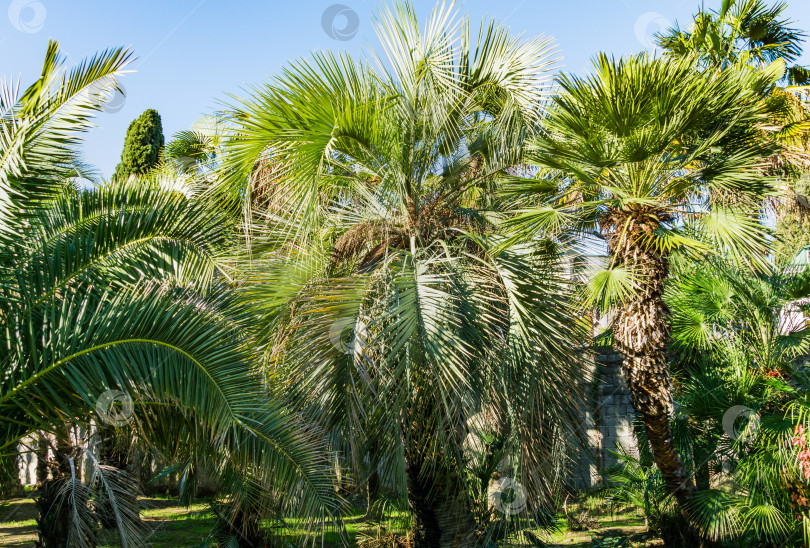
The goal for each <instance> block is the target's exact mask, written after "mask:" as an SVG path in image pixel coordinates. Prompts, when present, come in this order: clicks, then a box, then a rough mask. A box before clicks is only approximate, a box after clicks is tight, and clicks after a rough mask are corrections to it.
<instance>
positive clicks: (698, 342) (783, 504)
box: [617, 255, 810, 546]
mask: <svg viewBox="0 0 810 548" xmlns="http://www.w3.org/2000/svg"><path fill="white" fill-rule="evenodd" d="M672 270H673V273H672V276H671V279H670V282H669V284H668V286H667V291H666V297H665V299H666V303H667V305H668V306H669V307H670V309H671V310H672V346H673V352H672V367H673V369H674V371H675V375H676V376H677V377H678V382H677V383H676V386H677V390H676V401H677V403H678V413H677V418H676V426H675V428H674V435H675V440H676V444H677V445H678V447H680V448H681V452H682V454H684V455H687V459H688V460H691V462H688V463H687V466H688V467H689V468H690V470H692V471H693V472H694V475H695V477H696V480H697V482H698V485H699V486H700V489H701V491H700V493H699V496H697V497H695V498H694V499H693V500H692V501H691V506H692V512H693V514H694V516H695V518H696V520H697V521H698V523H699V524H700V526H701V528H702V530H704V531H706V532H707V534H708V535H709V536H710V537H712V538H713V539H714V540H717V541H731V542H733V543H734V544H736V545H743V544H744V545H746V546H754V545H760V544H769V545H794V544H795V545H798V543H799V541H800V539H801V538H802V530H803V529H805V530H806V529H807V524H806V523H805V520H806V519H807V516H808V514H809V513H810V509H809V508H808V502H807V499H808V498H809V497H810V490H808V484H807V481H806V478H805V477H804V476H803V474H802V472H803V470H802V469H801V468H800V467H799V466H797V464H798V463H797V458H796V453H798V452H799V450H798V447H797V444H794V443H791V441H792V439H793V438H794V437H795V436H796V434H795V432H796V431H797V429H798V428H799V426H800V425H803V423H804V421H805V420H806V419H805V417H806V416H807V414H808V398H807V396H806V390H807V385H808V377H807V368H806V366H805V365H803V364H802V360H801V359H798V358H800V357H801V356H803V355H806V353H807V351H808V347H809V346H810V340H808V334H810V331H808V324H807V320H806V316H805V315H806V312H807V310H808V305H807V297H808V295H810V283H809V282H810V277H809V276H808V273H807V272H801V271H800V272H797V271H796V267H790V268H787V269H780V268H773V267H768V268H764V269H762V271H760V272H758V273H757V274H755V275H752V273H751V272H750V271H747V270H745V269H740V268H739V267H736V266H735V265H734V264H732V263H730V262H729V261H723V260H717V259H715V260H709V261H701V262H700V263H697V262H696V261H694V260H693V259H689V258H688V257H684V256H682V255H680V256H676V258H674V259H673V268H672ZM735 419H736V420H735ZM690 457H691V458H690ZM628 464H629V466H626V467H625V468H624V470H622V471H620V473H619V474H617V479H621V480H623V481H622V483H623V484H624V489H627V492H628V493H638V491H639V490H638V489H637V488H638V487H639V486H641V482H639V481H637V480H638V479H642V480H646V483H648V485H650V486H655V487H656V489H657V488H659V487H660V488H661V491H663V493H664V494H666V491H665V490H664V489H663V487H664V486H663V484H662V483H661V482H660V481H659V480H655V479H652V480H650V478H649V477H648V478H636V479H633V480H631V477H630V476H632V475H634V474H637V473H638V472H639V471H640V470H642V469H643V468H644V466H643V465H642V466H638V463H628ZM653 471H654V468H653ZM627 480H631V481H627ZM628 488H629V489H628ZM670 498H671V497H670ZM646 500H647V501H650V500H654V499H653V498H652V497H649V498H647V499H646ZM666 506H667V504H666V501H664V500H659V508H662V509H665V508H666ZM652 510H653V512H652V513H653V514H654V510H655V508H654V507H653V508H652ZM797 516H802V518H803V519H801V520H797V519H796V517H797ZM668 517H669V516H667V515H666V514H665V515H659V516H658V519H657V522H658V523H657V526H658V527H659V528H660V529H664V530H665V529H666V524H667V518H668ZM669 521H671V518H670V520H669Z"/></svg>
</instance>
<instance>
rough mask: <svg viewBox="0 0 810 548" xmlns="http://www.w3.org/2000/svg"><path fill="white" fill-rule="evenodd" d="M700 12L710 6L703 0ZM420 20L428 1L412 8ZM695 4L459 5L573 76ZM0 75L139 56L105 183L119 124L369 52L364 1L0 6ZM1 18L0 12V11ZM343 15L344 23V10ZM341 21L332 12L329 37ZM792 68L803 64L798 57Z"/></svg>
mask: <svg viewBox="0 0 810 548" xmlns="http://www.w3.org/2000/svg"><path fill="white" fill-rule="evenodd" d="M336 2H339V3H341V4H344V5H345V6H347V7H348V8H349V9H350V10H352V12H354V13H355V14H356V18H357V21H358V28H357V32H356V34H355V35H354V36H353V37H352V38H351V39H349V40H337V39H334V38H332V37H330V36H329V35H328V34H327V32H325V31H324V28H323V25H322V14H323V13H324V11H326V10H327V9H328V8H329V7H330V6H332V5H333V4H335V3H336ZM705 3H706V5H707V6H709V7H713V6H714V5H715V4H718V5H719V3H720V0H705ZM414 5H415V6H416V7H417V9H418V10H419V12H420V13H421V14H423V16H425V17H426V16H427V15H428V14H429V13H430V11H431V9H432V8H433V6H434V1H433V0H415V1H414ZM698 5H699V0H568V1H560V0H555V1H554V2H551V1H548V0H497V1H492V0H489V1H486V0H467V1H466V2H463V3H459V4H458V7H459V9H460V10H462V11H463V12H469V13H470V15H471V17H472V19H473V21H479V20H480V19H481V18H482V17H483V16H485V15H488V16H493V17H497V18H499V19H501V20H502V21H504V22H505V23H506V24H507V25H509V26H510V27H511V28H512V30H513V31H514V32H516V33H525V34H527V35H537V34H546V35H552V36H554V37H555V39H556V41H557V43H558V45H559V47H560V50H561V53H562V55H563V57H564V64H565V67H564V69H565V70H567V71H571V72H575V73H576V72H583V71H585V70H586V67H587V65H588V63H589V59H590V58H591V57H592V56H593V55H594V54H595V53H597V52H599V51H609V52H613V53H615V54H626V53H632V52H636V51H639V50H641V49H644V48H645V47H649V45H650V38H649V37H650V36H651V35H652V33H653V32H656V31H658V30H660V28H661V26H662V25H664V26H668V25H669V23H670V22H674V21H676V20H677V21H680V22H681V23H682V24H684V25H685V24H686V23H688V21H690V20H691V17H690V16H691V14H692V13H693V12H694V11H696V9H697V7H698ZM0 6H1V7H2V8H3V9H2V10H0V52H2V53H1V55H2V57H1V58H0V59H2V61H1V62H0V75H2V76H6V77H15V78H16V77H17V76H20V75H21V76H22V78H23V84H24V85H26V84H28V83H29V82H30V81H31V79H32V78H33V77H34V76H35V75H36V73H37V71H38V69H39V66H40V64H41V61H42V57H43V55H44V53H45V47H46V45H47V41H48V39H49V38H54V39H56V40H58V41H59V42H60V43H61V45H62V50H63V52H64V53H66V54H67V55H68V56H69V57H68V63H69V64H70V63H75V62H78V60H80V59H81V58H82V57H85V56H88V55H90V54H92V53H94V52H95V51H98V50H101V49H104V48H106V47H110V46H129V47H131V48H132V49H133V50H134V52H135V53H136V55H137V56H138V57H139V60H138V61H137V62H136V63H134V65H133V66H132V67H131V68H133V69H134V70H135V71H136V72H134V73H132V74H128V75H127V76H126V77H125V78H124V79H123V80H122V81H123V85H124V87H125V89H126V92H127V96H126V99H125V100H124V102H123V105H122V106H121V107H120V109H118V110H117V111H116V112H108V113H103V114H102V115H100V116H99V117H98V118H97V120H96V122H97V124H98V126H99V127H98V128H96V129H94V130H93V131H92V132H91V133H90V134H89V135H88V138H87V141H86V145H85V157H86V159H87V160H88V161H89V162H90V163H92V164H94V165H95V166H96V167H98V168H99V169H100V170H101V172H102V173H103V174H104V175H105V176H107V177H109V176H110V174H111V173H112V171H113V169H114V168H115V165H116V164H117V163H118V160H119V158H120V154H121V148H122V145H123V140H124V135H125V134H126V128H127V126H128V125H129V122H130V121H131V120H132V119H133V118H135V117H136V116H138V115H139V114H140V113H141V112H143V111H144V110H145V109H147V108H155V109H157V110H158V111H159V112H160V114H161V117H162V119H163V128H164V132H165V134H166V136H167V138H168V137H170V136H171V135H172V134H173V133H175V132H176V131H179V130H182V129H186V128H188V127H189V126H190V125H191V124H192V123H193V122H194V121H195V120H196V119H197V118H199V117H200V116H201V115H203V114H206V113H210V112H212V111H213V110H215V109H217V108H218V107H219V106H220V105H221V101H222V100H224V99H226V97H227V94H228V93H237V94H238V93H240V91H241V89H243V88H244V87H245V86H247V85H250V84H256V83H260V82H263V81H265V80H267V78H268V77H269V76H270V75H272V74H274V73H276V72H277V71H278V70H279V68H280V67H281V66H283V65H285V64H286V63H287V62H288V61H289V60H291V59H295V58H297V57H302V56H307V55H308V54H309V53H310V52H311V51H313V50H318V49H334V50H340V49H345V50H348V51H350V52H353V53H361V52H362V50H363V49H364V48H367V47H375V46H376V38H375V34H374V30H373V27H372V15H373V14H374V13H375V11H376V9H377V7H378V6H379V3H378V2H375V1H372V0H325V1H322V0H292V1H290V0H287V1H279V0H263V1H252V0H251V1H248V0H232V1H224V0H202V1H201V0H162V1H157V0H140V1H137V2H135V1H124V0H114V1H110V0H106V1H101V0H0ZM5 12H7V13H8V15H7V16H6V13H5ZM788 14H789V16H790V17H791V18H792V19H794V20H795V21H796V26H797V27H799V28H802V29H809V30H810V0H792V1H791V5H790V8H789V12H788ZM348 17H349V18H352V17H354V16H353V15H352V14H351V13H349V14H348ZM347 22H350V21H349V19H347V18H346V16H345V15H338V16H337V18H336V19H335V27H336V28H337V29H338V30H339V29H341V28H343V27H345V26H346V24H347ZM808 50H810V47H808ZM801 62H802V64H804V65H810V55H808V53H805V55H804V57H803V59H802V60H801Z"/></svg>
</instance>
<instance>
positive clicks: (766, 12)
mask: <svg viewBox="0 0 810 548" xmlns="http://www.w3.org/2000/svg"><path fill="white" fill-rule="evenodd" d="M787 7H788V5H787V3H786V2H776V3H774V4H773V5H768V2H766V1H765V0H723V2H721V6H720V9H718V10H710V9H706V8H702V9H701V10H700V11H699V12H698V13H697V14H695V16H694V17H693V21H692V26H691V27H690V28H689V29H688V30H684V29H681V28H680V27H679V26H678V25H675V27H673V28H671V29H669V30H667V31H666V32H664V33H662V34H660V35H658V37H657V41H658V44H659V45H660V46H661V47H662V48H663V49H664V50H665V51H667V52H668V53H670V54H671V55H675V56H689V55H693V54H695V53H697V54H698V55H699V61H700V65H701V67H702V68H704V69H725V68H728V67H729V66H731V65H733V64H737V63H739V64H750V65H753V66H758V65H763V64H768V63H771V62H773V61H776V60H784V61H785V62H792V61H795V60H796V59H798V58H799V57H800V56H801V53H802V42H803V39H804V37H805V34H804V32H802V31H801V30H799V29H797V28H794V27H792V26H791V25H792V24H793V23H794V21H791V20H789V19H787V18H785V17H784V15H783V14H784V12H785V10H786V9H787ZM785 77H786V78H787V79H788V80H789V81H790V83H792V84H798V85H805V84H807V83H810V81H809V80H807V69H805V68H803V67H800V66H798V65H797V66H795V67H793V68H792V69H791V70H790V71H789V72H788V73H786V74H785Z"/></svg>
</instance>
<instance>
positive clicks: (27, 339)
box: [0, 42, 335, 547]
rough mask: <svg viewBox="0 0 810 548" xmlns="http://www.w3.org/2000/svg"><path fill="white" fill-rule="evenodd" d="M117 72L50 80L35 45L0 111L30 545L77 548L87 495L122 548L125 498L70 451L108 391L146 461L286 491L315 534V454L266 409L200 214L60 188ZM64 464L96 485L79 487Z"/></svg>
mask: <svg viewBox="0 0 810 548" xmlns="http://www.w3.org/2000/svg"><path fill="white" fill-rule="evenodd" d="M130 57H131V56H130V54H129V53H128V52H127V51H125V50H121V49H116V50H109V51H105V52H103V53H101V54H99V55H98V56H96V57H94V58H92V59H90V60H87V61H85V62H83V63H80V64H79V65H77V66H76V68H74V69H73V70H71V71H64V70H62V68H61V65H62V58H61V56H60V55H59V51H58V45H57V44H56V43H55V42H51V43H50V44H49V46H48V51H47V55H46V59H45V63H44V66H43V70H42V75H41V77H40V78H39V80H37V82H35V83H34V84H33V85H32V86H30V87H29V88H27V89H25V90H24V91H23V92H22V94H19V93H18V88H17V87H9V88H6V89H4V90H3V93H2V96H1V97H2V103H0V120H2V124H3V132H2V134H0V305H1V306H0V333H2V345H0V368H1V369H0V370H2V376H1V377H2V379H1V380H0V454H3V455H8V454H12V455H13V454H14V453H15V451H16V448H17V447H18V445H19V443H20V441H21V440H22V439H23V438H25V437H26V436H29V435H31V434H32V433H36V432H45V433H47V434H50V435H51V436H53V437H55V439H56V440H57V445H58V446H59V449H60V451H59V452H58V454H57V460H58V462H57V463H56V466H55V468H54V469H53V470H52V477H51V478H50V479H48V478H43V479H45V481H44V482H43V484H42V485H40V493H39V496H40V499H39V507H40V509H41V515H40V518H39V523H40V543H41V545H43V546H48V547H50V546H66V545H68V539H69V541H70V545H71V546H80V545H81V546H89V545H92V544H93V543H94V530H93V528H94V526H93V523H94V522H95V519H96V518H95V517H93V515H92V513H91V505H90V500H91V499H92V498H97V497H99V496H101V495H102V494H103V496H105V497H107V499H109V500H110V501H111V502H112V501H113V499H117V500H118V504H114V505H113V507H114V509H115V512H116V515H115V521H116V522H117V525H118V527H119V533H120V536H121V543H122V545H126V546H129V545H138V544H139V541H138V536H137V535H138V531H137V530H136V527H135V525H134V524H135V523H136V517H137V506H136V505H135V504H134V503H133V498H132V497H131V496H130V497H127V496H125V495H122V493H126V492H128V491H129V489H128V487H127V486H130V487H131V486H132V484H131V482H130V483H127V480H126V475H125V474H123V475H122V474H118V473H117V472H115V471H113V470H110V469H109V468H107V467H104V466H101V465H98V463H97V461H96V460H94V459H95V456H94V454H93V451H92V450H91V449H90V448H88V447H87V446H85V445H83V444H81V443H75V441H74V442H73V443H71V439H70V438H71V434H70V432H73V431H75V430H76V428H79V427H80V428H83V429H84V430H85V431H89V430H90V427H91V425H92V423H94V422H95V423H101V422H103V421H104V419H105V415H106V414H105V411H106V410H107V409H108V408H106V407H104V406H101V409H98V408H97V407H98V405H97V404H99V403H100V402H104V400H101V399H100V398H101V397H102V396H104V395H105V394H108V393H109V391H110V390H115V391H120V392H123V393H125V394H126V396H127V397H128V398H130V400H131V401H132V402H133V408H132V409H130V410H129V412H128V416H127V417H125V418H126V419H127V421H126V422H127V424H126V425H124V424H119V425H118V426H119V427H121V428H128V429H131V430H132V431H134V432H137V435H138V436H139V437H140V438H142V439H146V440H149V441H150V442H151V443H152V444H153V445H154V446H155V447H156V448H157V449H160V448H161V447H166V446H168V444H169V443H171V442H174V443H176V440H177V437H178V436H180V437H187V438H188V439H189V440H193V442H191V441H190V443H194V444H197V445H199V446H200V449H199V450H200V451H201V452H202V451H208V452H209V453H212V454H218V455H219V458H220V461H221V463H222V464H221V465H220V472H221V473H222V474H223V477H226V478H231V481H230V483H229V484H226V488H227V487H228V486H229V485H230V486H232V487H233V488H234V489H237V488H238V489H239V490H235V491H232V492H233V493H234V494H237V495H240V496H234V497H233V501H234V502H235V503H236V504H242V505H244V504H245V500H246V499H245V497H244V496H243V495H244V493H245V492H248V493H249V494H250V500H252V501H255V499H257V498H261V497H262V496H263V495H264V494H266V493H267V492H268V490H273V489H282V490H287V492H288V493H295V495H294V496H293V495H290V496H289V497H288V500H287V502H286V507H285V509H286V510H289V511H291V512H295V513H300V514H301V515H303V516H307V517H309V518H311V519H313V520H314V519H321V520H322V519H323V517H324V516H325V515H328V514H330V513H332V512H334V505H335V498H334V495H333V493H332V482H331V480H330V476H329V469H328V468H327V467H326V466H325V463H324V462H322V456H321V455H320V454H319V452H318V449H319V443H318V441H317V439H316V438H315V437H314V436H313V435H312V434H311V432H310V431H309V430H307V429H304V428H299V426H298V422H297V421H296V420H295V419H294V418H292V417H290V416H289V415H287V414H286V413H284V412H283V410H282V409H281V408H280V406H279V405H278V404H277V403H274V402H273V401H272V399H271V398H269V397H268V393H267V391H266V390H265V388H264V383H263V381H262V380H261V379H260V378H259V377H258V376H257V375H256V371H255V364H256V363H257V362H256V357H255V355H254V354H253V352H252V351H251V347H252V345H251V342H250V338H251V329H250V325H251V324H250V321H249V314H248V313H247V311H246V309H245V306H244V304H243V303H241V302H240V301H239V300H238V299H237V298H236V297H235V295H234V294H233V292H232V291H231V290H230V289H229V288H228V287H227V285H226V284H225V282H226V278H225V276H224V275H223V274H222V272H221V269H220V266H219V263H220V261H219V259H218V255H219V253H221V250H222V249H223V248H225V247H227V245H228V243H229V241H230V232H229V231H230V226H231V225H230V224H229V223H227V222H226V219H225V218H224V217H223V215H221V214H219V213H217V210H216V208H214V207H212V206H211V204H210V203H208V202H206V201H205V200H202V199H195V200H190V199H187V198H185V197H184V196H183V195H181V194H179V193H176V192H166V191H164V190H161V188H160V187H159V185H158V184H156V183H155V182H152V184H138V185H135V184H133V185H128V184H117V185H110V186H109V187H104V186H100V187H97V188H95V189H93V190H88V191H79V190H77V189H76V188H75V187H74V186H73V183H72V182H71V180H72V178H73V177H75V176H76V174H77V172H79V171H83V170H79V169H77V167H76V166H77V165H79V164H77V161H78V158H77V155H76V153H75V145H76V144H78V142H79V139H80V135H81V132H82V131H84V130H86V129H87V128H88V127H89V124H90V119H91V116H92V114H93V112H94V111H97V110H99V109H100V108H101V107H102V106H103V103H104V100H105V97H107V96H109V93H110V91H111V90H112V89H114V88H115V87H116V86H117V83H116V78H117V77H118V76H120V74H121V71H122V70H123V69H124V68H125V67H126V64H127V63H128V61H129V59H130ZM168 425H173V428H169V431H170V432H171V435H170V436H168V435H166V431H165V430H162V428H165V427H167V426H168ZM81 454H84V455H85V456H86V457H87V458H89V459H91V461H93V462H94V463H95V470H96V472H95V473H94V478H92V479H90V481H89V483H85V484H82V483H81V482H79V481H77V480H79V479H80V478H79V475H78V468H77V466H76V463H77V459H78V458H79V456H80V455H81ZM86 479H89V478H86ZM244 485H251V486H253V487H252V488H251V489H249V490H246V489H244V487H243V486H244ZM239 486H242V487H239ZM119 495H122V496H119ZM240 497H241V498H240ZM127 501H129V502H128V503H127ZM254 506H259V503H256V504H254ZM265 506H266V505H265ZM243 507H244V506H243ZM233 516H234V519H233V520H232V523H235V524H237V525H241V526H242V528H241V530H234V531H233V532H234V533H235V534H237V535H241V537H242V539H244V538H245V537H249V536H250V535H252V534H255V533H256V529H257V526H258V524H259V523H260V520H261V516H260V515H257V516H254V517H252V521H250V522H249V523H248V522H247V521H245V520H244V519H243V520H242V521H241V522H239V521H238V520H237V519H236V518H239V517H240V516H242V517H244V516H243V514H240V513H239V512H236V513H234V514H233Z"/></svg>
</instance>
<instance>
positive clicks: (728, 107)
mask: <svg viewBox="0 0 810 548" xmlns="http://www.w3.org/2000/svg"><path fill="white" fill-rule="evenodd" d="M693 65H694V61H693V59H685V60H677V59H668V58H658V59H656V58H651V57H649V56H647V55H646V54H641V55H638V56H634V57H629V58H626V59H621V60H616V59H613V58H609V57H607V56H606V55H600V56H599V57H598V58H597V59H596V60H595V62H594V69H593V73H592V74H591V75H590V76H587V77H583V78H580V77H576V76H569V75H563V76H561V77H560V78H559V86H560V93H559V94H558V95H557V96H555V98H554V102H555V105H554V107H553V108H552V109H550V112H549V114H548V116H547V118H546V119H545V120H544V132H543V133H542V135H540V136H538V137H536V138H535V139H534V140H533V143H532V146H531V149H530V151H529V153H528V156H529V158H530V160H531V161H532V163H534V164H535V165H537V166H539V167H540V168H541V170H542V171H541V172H540V173H539V175H538V176H537V177H536V178H534V179H525V180H522V181H521V180H514V181H513V183H512V184H511V188H509V189H508V190H509V192H510V194H512V195H513V196H514V197H515V200H516V203H517V204H518V207H519V208H520V213H519V214H517V215H516V216H515V217H514V218H513V219H511V220H510V221H509V222H510V224H512V229H513V230H514V231H515V232H516V233H517V234H518V235H523V236H534V235H536V234H537V233H538V232H539V233H541V234H549V235H563V234H567V235H569V236H573V237H583V236H590V237H595V238H598V239H601V240H602V241H603V242H604V245H605V246H606V248H607V253H608V256H609V265H608V268H607V269H606V270H604V271H602V272H599V273H597V274H596V275H595V276H594V277H593V280H592V282H591V284H590V286H589V289H590V292H591V296H592V297H593V298H594V299H598V300H599V302H601V303H602V304H605V305H607V306H608V307H610V308H612V309H614V310H615V317H614V321H613V340H614V342H615V344H616V346H617V348H618V349H619V350H620V351H621V352H622V354H623V355H624V364H623V371H624V374H625V376H626V382H627V384H628V388H629V389H630V391H631V392H632V396H633V403H634V407H635V409H636V411H637V413H638V415H639V417H640V419H641V421H642V422H643V424H644V430H645V432H646V433H647V437H648V438H649V441H650V444H651V446H652V452H653V456H654V458H655V462H656V464H657V465H658V467H659V468H660V470H661V473H662V475H663V478H664V480H665V482H666V485H667V487H668V489H669V490H670V491H671V492H672V493H673V494H674V495H675V497H676V498H677V500H678V502H679V503H680V504H681V507H682V508H684V509H686V508H687V500H688V498H689V496H690V494H691V493H692V492H693V491H694V489H695V486H694V484H693V482H692V479H691V478H690V477H689V475H688V474H687V473H686V471H685V470H684V467H683V464H682V461H681V458H680V456H679V455H678V452H677V451H676V448H675V446H674V445H673V442H672V432H671V428H670V423H669V421H670V417H671V413H672V398H671V392H670V374H669V369H668V364H667V352H666V350H667V345H668V343H669V324H668V310H667V307H666V305H665V303H664V301H663V290H664V283H665V282H666V279H667V273H668V262H669V256H670V253H671V252H672V251H673V250H675V249H681V248H683V249H687V250H690V251H691V252H692V253H698V254H703V253H707V252H711V251H722V252H736V253H740V254H743V255H746V256H750V257H751V259H750V260H751V261H752V262H753V263H756V261H757V260H760V261H761V260H762V257H763V254H764V252H765V251H766V239H765V235H764V232H763V229H762V227H761V226H760V222H759V215H760V210H759V207H760V203H761V199H762V197H763V196H764V195H765V194H767V193H768V192H769V185H768V181H767V180H766V179H764V178H763V177H762V176H761V170H760V169H759V168H760V167H761V164H762V162H763V161H764V159H765V158H766V157H767V153H768V152H769V150H765V149H763V147H762V145H761V144H760V141H758V140H756V139H754V135H755V132H756V131H757V129H756V128H757V126H758V125H759V124H762V123H763V122H764V121H765V120H766V117H765V107H764V106H763V105H762V103H761V101H760V98H759V95H758V94H756V93H755V92H753V91H752V88H754V87H759V86H768V85H773V83H774V82H775V81H776V80H777V79H778V78H779V77H781V76H782V72H781V71H779V70H771V71H770V73H768V72H767V71H766V72H765V73H758V74H747V73H741V72H733V71H726V72H723V73H720V74H719V75H717V76H715V77H714V78H711V79H710V78H705V77H703V76H701V75H699V74H696V73H695V71H694V69H693Z"/></svg>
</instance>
